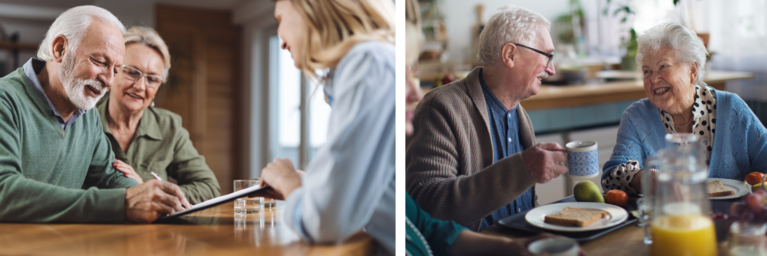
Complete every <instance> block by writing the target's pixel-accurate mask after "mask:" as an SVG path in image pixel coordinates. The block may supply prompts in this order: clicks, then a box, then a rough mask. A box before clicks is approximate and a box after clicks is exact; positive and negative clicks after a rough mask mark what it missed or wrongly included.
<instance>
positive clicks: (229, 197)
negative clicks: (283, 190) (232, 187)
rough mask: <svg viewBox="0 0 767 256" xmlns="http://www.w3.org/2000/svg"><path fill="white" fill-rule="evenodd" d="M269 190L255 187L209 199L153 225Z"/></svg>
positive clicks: (160, 219) (161, 219)
mask: <svg viewBox="0 0 767 256" xmlns="http://www.w3.org/2000/svg"><path fill="white" fill-rule="evenodd" d="M267 189H271V187H269V186H265V187H259V186H253V187H249V188H245V189H242V190H238V191H235V192H232V193H229V194H226V195H223V196H219V197H216V198H211V199H208V200H206V201H204V202H202V203H199V204H195V205H193V206H192V208H191V209H186V210H183V211H180V212H176V213H174V214H169V215H166V216H164V217H162V218H159V219H157V220H155V221H153V222H152V223H158V222H164V221H167V220H169V219H174V218H178V217H180V216H184V215H187V214H190V213H193V212H197V211H201V210H205V209H208V208H211V207H214V206H218V205H221V204H223V203H227V202H231V201H234V200H235V199H237V198H240V197H244V196H247V195H250V194H254V193H257V192H264V191H265V190H267Z"/></svg>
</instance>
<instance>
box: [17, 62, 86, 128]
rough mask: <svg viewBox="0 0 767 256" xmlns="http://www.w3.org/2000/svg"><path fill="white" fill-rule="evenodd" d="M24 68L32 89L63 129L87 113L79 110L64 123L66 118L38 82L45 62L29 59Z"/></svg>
mask: <svg viewBox="0 0 767 256" xmlns="http://www.w3.org/2000/svg"><path fill="white" fill-rule="evenodd" d="M23 68H24V75H26V76H27V79H29V82H30V84H32V88H33V89H35V93H36V94H37V96H38V97H40V99H41V100H43V103H45V105H46V106H47V107H48V109H49V110H51V112H52V113H53V115H55V116H56V119H57V120H58V121H59V123H61V126H62V128H63V129H65V130H66V128H67V127H69V126H70V125H72V124H73V123H74V121H75V120H76V119H77V118H78V117H80V116H81V115H82V114H83V113H85V110H82V109H78V110H76V111H75V112H74V113H73V114H72V116H71V117H70V118H69V122H64V118H62V117H61V114H60V113H59V110H58V109H56V106H54V105H53V103H52V102H51V100H50V98H48V95H46V94H45V91H43V86H42V85H41V84H40V81H39V80H37V75H38V74H40V72H42V71H43V68H45V61H42V60H39V59H37V58H34V57H32V58H29V60H28V61H27V62H26V63H24V66H23Z"/></svg>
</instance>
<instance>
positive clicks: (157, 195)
mask: <svg viewBox="0 0 767 256" xmlns="http://www.w3.org/2000/svg"><path fill="white" fill-rule="evenodd" d="M184 207H186V208H187V209H189V208H191V207H192V204H190V203H189V201H187V200H186V198H185V197H184V192H182V191H181V189H179V188H178V186H176V184H173V183H170V182H165V181H159V180H155V179H153V180H149V181H147V182H144V183H143V184H141V185H138V186H135V187H130V188H128V189H126V190H125V220H127V221H130V222H135V223H150V222H152V221H154V220H156V219H158V218H160V217H162V216H164V215H166V214H172V213H175V212H177V211H183V210H184Z"/></svg>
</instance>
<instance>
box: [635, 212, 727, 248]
mask: <svg viewBox="0 0 767 256" xmlns="http://www.w3.org/2000/svg"><path fill="white" fill-rule="evenodd" d="M651 229H652V231H651V232H652V244H651V245H650V255H653V256H660V255H670V256H671V255H673V256H688V255H689V256H692V255H695V256H707V255H711V256H716V255H717V251H716V233H715V232H714V222H713V221H711V219H710V218H707V217H703V216H696V215H666V216H663V217H660V218H659V219H657V220H653V222H652V224H651Z"/></svg>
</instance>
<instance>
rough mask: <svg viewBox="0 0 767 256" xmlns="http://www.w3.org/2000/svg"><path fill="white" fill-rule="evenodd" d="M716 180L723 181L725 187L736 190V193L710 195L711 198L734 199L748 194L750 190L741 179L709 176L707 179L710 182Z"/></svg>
mask: <svg viewBox="0 0 767 256" xmlns="http://www.w3.org/2000/svg"><path fill="white" fill-rule="evenodd" d="M715 180H718V181H720V182H722V184H723V185H724V187H726V188H727V189H732V190H734V191H735V194H732V195H729V196H717V197H713V196H710V197H708V198H709V199H711V200H723V199H733V198H738V197H741V196H745V195H746V194H748V190H746V187H745V186H744V185H743V181H741V180H732V179H721V178H708V180H706V183H709V182H712V181H715Z"/></svg>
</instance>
